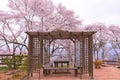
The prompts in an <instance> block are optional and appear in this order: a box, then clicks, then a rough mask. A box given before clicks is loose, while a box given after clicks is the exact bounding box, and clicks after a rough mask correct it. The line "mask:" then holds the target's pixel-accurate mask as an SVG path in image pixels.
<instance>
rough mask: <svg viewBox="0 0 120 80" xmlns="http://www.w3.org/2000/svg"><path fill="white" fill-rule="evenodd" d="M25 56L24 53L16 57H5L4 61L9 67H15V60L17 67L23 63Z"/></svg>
mask: <svg viewBox="0 0 120 80" xmlns="http://www.w3.org/2000/svg"><path fill="white" fill-rule="evenodd" d="M23 58H24V56H23V55H16V56H15V58H3V59H2V62H3V63H5V64H6V65H7V66H8V68H9V69H12V68H13V64H14V62H15V68H18V67H19V66H20V65H21V64H22V60H23Z"/></svg>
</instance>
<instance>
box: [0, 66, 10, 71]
mask: <svg viewBox="0 0 120 80" xmlns="http://www.w3.org/2000/svg"><path fill="white" fill-rule="evenodd" d="M7 69H8V67H5V66H2V67H0V71H3V70H7Z"/></svg>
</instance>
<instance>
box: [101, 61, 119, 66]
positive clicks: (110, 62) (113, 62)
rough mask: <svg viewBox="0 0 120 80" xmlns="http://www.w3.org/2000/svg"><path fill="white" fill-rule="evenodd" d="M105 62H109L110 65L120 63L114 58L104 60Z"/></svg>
mask: <svg viewBox="0 0 120 80" xmlns="http://www.w3.org/2000/svg"><path fill="white" fill-rule="evenodd" d="M103 63H104V64H109V65H118V64H120V63H119V62H118V61H113V60H104V61H103Z"/></svg>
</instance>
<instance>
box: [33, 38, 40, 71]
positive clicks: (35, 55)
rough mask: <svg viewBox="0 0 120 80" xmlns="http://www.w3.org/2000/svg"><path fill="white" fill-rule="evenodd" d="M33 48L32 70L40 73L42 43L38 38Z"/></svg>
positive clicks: (34, 39) (34, 41)
mask: <svg viewBox="0 0 120 80" xmlns="http://www.w3.org/2000/svg"><path fill="white" fill-rule="evenodd" d="M32 46H33V48H32V55H31V69H32V71H33V72H36V71H38V69H39V68H40V61H39V55H40V41H39V40H38V38H33V45H32Z"/></svg>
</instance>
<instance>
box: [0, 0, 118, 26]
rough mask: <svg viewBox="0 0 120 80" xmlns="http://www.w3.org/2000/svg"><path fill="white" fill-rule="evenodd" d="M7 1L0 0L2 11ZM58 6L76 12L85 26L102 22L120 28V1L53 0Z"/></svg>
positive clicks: (5, 8)
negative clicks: (61, 5)
mask: <svg viewBox="0 0 120 80" xmlns="http://www.w3.org/2000/svg"><path fill="white" fill-rule="evenodd" d="M6 1H7V0H0V9H4V10H7V7H5V4H6ZM16 1H17V0H16ZM52 1H53V2H54V3H55V4H56V5H57V4H59V3H62V4H63V5H64V6H66V8H67V9H71V10H74V12H75V14H76V15H78V16H79V17H80V19H82V20H83V24H92V23H96V22H102V23H105V24H107V25H110V24H115V25H119V26H120V0H52Z"/></svg>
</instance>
